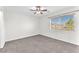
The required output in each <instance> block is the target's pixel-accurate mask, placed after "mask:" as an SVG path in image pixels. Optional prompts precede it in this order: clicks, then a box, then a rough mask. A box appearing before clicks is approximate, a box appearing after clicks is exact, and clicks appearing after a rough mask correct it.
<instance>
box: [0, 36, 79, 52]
mask: <svg viewBox="0 0 79 59" xmlns="http://www.w3.org/2000/svg"><path fill="white" fill-rule="evenodd" d="M0 52H1V53H74V52H79V46H77V45H73V44H70V43H67V42H63V41H59V40H56V39H52V38H49V37H45V36H42V35H36V36H32V37H28V38H23V39H20V40H14V41H11V42H7V43H6V44H5V46H4V48H3V49H0Z"/></svg>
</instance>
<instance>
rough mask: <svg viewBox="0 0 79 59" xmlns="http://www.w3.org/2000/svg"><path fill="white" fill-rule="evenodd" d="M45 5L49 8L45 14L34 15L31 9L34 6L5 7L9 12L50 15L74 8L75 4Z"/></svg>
mask: <svg viewBox="0 0 79 59" xmlns="http://www.w3.org/2000/svg"><path fill="white" fill-rule="evenodd" d="M43 7H45V8H47V10H48V11H47V12H46V13H45V14H43V15H34V13H33V12H32V11H30V8H32V6H6V7H4V8H5V10H6V11H7V12H8V11H9V12H17V13H23V14H26V15H30V16H44V15H49V14H51V13H54V12H57V11H61V10H67V9H71V8H73V6H43Z"/></svg>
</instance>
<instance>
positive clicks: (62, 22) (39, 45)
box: [0, 6, 79, 53]
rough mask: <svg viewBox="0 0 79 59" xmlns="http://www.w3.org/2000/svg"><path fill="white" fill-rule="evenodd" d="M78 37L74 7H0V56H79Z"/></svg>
mask: <svg viewBox="0 0 79 59" xmlns="http://www.w3.org/2000/svg"><path fill="white" fill-rule="evenodd" d="M78 35H79V7H78V6H77V7H76V6H0V53H79V36H78Z"/></svg>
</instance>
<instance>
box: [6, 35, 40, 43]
mask: <svg viewBox="0 0 79 59" xmlns="http://www.w3.org/2000/svg"><path fill="white" fill-rule="evenodd" d="M35 35H39V34H32V35H26V36H25V35H24V36H21V37H16V38H12V39H8V40H6V42H8V41H13V40H19V39H21V38H26V37H30V36H35Z"/></svg>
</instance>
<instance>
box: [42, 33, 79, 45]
mask: <svg viewBox="0 0 79 59" xmlns="http://www.w3.org/2000/svg"><path fill="white" fill-rule="evenodd" d="M41 35H43V36H46V37H49V38H54V39H56V40H60V41H64V42H67V43H71V44H74V45H78V46H79V43H75V42H70V41H67V40H61V39H59V38H57V37H51V36H50V35H47V34H41Z"/></svg>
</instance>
